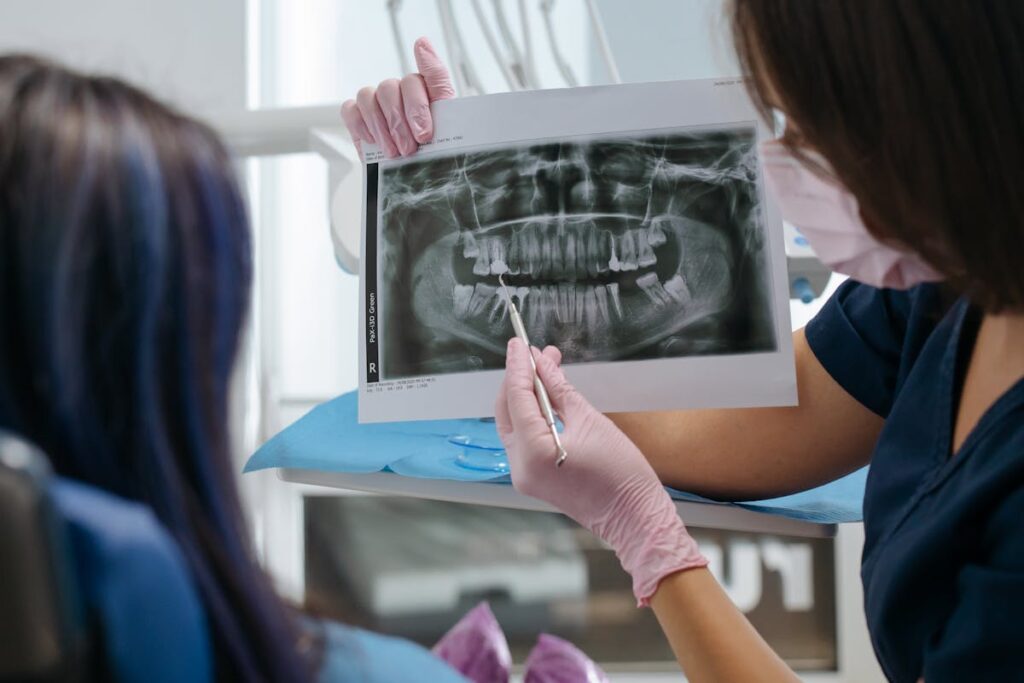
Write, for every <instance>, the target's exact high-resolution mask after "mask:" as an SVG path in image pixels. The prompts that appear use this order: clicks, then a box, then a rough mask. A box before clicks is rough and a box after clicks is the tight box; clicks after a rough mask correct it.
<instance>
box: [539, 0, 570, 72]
mask: <svg viewBox="0 0 1024 683" xmlns="http://www.w3.org/2000/svg"><path fill="white" fill-rule="evenodd" d="M554 7H555V0H541V2H540V11H541V14H542V15H543V17H544V29H545V32H546V33H547V36H548V44H549V45H550V46H551V55H552V57H554V60H555V66H557V67H558V71H559V73H561V74H562V79H563V80H564V81H565V84H566V85H567V86H569V87H570V88H575V87H576V86H577V85H579V81H577V80H576V74H574V73H573V71H572V67H571V66H569V62H567V61H566V60H565V57H563V56H562V52H561V50H559V49H558V38H557V37H556V36H555V26H554V23H553V22H552V20H551V12H552V10H553V9H554Z"/></svg>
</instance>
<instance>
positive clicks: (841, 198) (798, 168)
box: [760, 140, 944, 289]
mask: <svg viewBox="0 0 1024 683" xmlns="http://www.w3.org/2000/svg"><path fill="white" fill-rule="evenodd" d="M760 150H761V162H762V163H763V164H764V171H765V180H766V181H767V183H768V187H769V189H770V190H771V192H772V194H773V195H774V196H775V199H776V200H777V201H778V203H779V208H780V209H781V211H782V218H783V220H785V221H787V222H789V223H792V224H793V225H794V226H795V227H796V228H797V229H798V230H800V232H802V233H803V234H804V236H805V237H807V240H808V241H809V242H810V244H811V248H812V249H814V253H815V254H817V256H818V258H819V259H821V262H822V263H824V264H825V265H826V266H828V267H829V268H831V269H832V270H834V271H836V272H837V273H842V274H844V275H849V276H850V277H851V278H853V279H854V280H858V281H860V282H863V283H865V284H868V285H872V286H874V287H892V288H894V289H909V288H910V287H913V286H914V285H917V284H920V283H922V282H936V281H939V280H942V279H944V278H943V276H942V275H941V274H940V273H938V272H937V271H936V270H935V269H933V268H932V267H931V266H929V265H928V264H927V263H925V262H924V260H923V259H921V258H920V257H919V256H917V255H916V254H913V253H910V252H906V251H901V250H899V249H895V248H893V247H890V246H888V245H886V244H883V243H881V242H879V241H878V240H877V239H875V238H874V237H873V236H872V235H871V233H869V232H868V230H867V228H866V227H865V226H864V222H863V221H862V220H861V218H860V209H859V208H858V205H857V199H856V198H855V197H854V196H853V195H852V194H850V193H849V192H848V191H847V190H846V189H844V188H843V187H842V186H841V185H839V184H838V183H836V182H835V181H833V180H831V179H827V178H823V177H821V176H820V175H818V174H817V173H815V172H814V171H812V170H811V169H809V168H807V167H806V166H805V165H804V164H802V163H800V161H799V160H797V159H796V158H795V157H794V156H793V155H792V154H790V152H789V151H788V150H787V149H786V148H785V147H784V146H783V145H782V143H780V142H779V141H778V140H770V141H767V142H762V143H761V147H760Z"/></svg>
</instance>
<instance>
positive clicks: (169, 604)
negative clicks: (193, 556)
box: [44, 477, 213, 683]
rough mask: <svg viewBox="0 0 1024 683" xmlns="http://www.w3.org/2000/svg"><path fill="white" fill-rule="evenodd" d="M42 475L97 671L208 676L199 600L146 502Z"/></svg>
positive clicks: (131, 681)
mask: <svg viewBox="0 0 1024 683" xmlns="http://www.w3.org/2000/svg"><path fill="white" fill-rule="evenodd" d="M47 482H48V485H46V486H45V489H44V490H45V492H46V495H47V496H48V498H49V501H50V503H51V507H52V510H53V511H54V512H55V517H56V518H57V520H58V521H59V522H60V523H61V526H62V528H63V529H62V531H63V534H64V537H65V539H66V544H67V548H68V553H67V555H66V559H65V560H64V561H66V562H69V563H70V564H71V568H70V574H71V575H72V576H73V578H74V583H75V584H76V590H75V593H76V594H77V601H78V603H79V606H78V609H79V610H80V612H81V614H83V615H84V623H85V624H86V626H87V628H88V630H89V638H88V640H89V642H90V643H91V647H92V649H93V650H94V651H93V652H92V653H91V654H90V656H89V659H90V660H91V661H92V662H93V665H94V666H93V668H95V669H96V670H97V674H96V675H97V676H98V677H99V678H101V679H102V680H114V681H119V682H121V683H135V682H136V681H140V682H141V681H145V682H146V683H163V682H168V683H170V682H172V681H174V682H178V681H189V682H190V683H192V682H196V683H204V682H205V681H210V680H212V679H213V664H212V654H211V645H210V638H209V633H208V629H207V623H206V616H205V613H204V610H203V606H202V602H201V601H200V599H199V595H198V593H197V591H196V588H195V586H194V585H193V582H192V579H191V575H190V574H189V572H188V568H187V566H186V564H185V560H184V558H183V556H182V554H181V551H180V549H179V547H178V545H177V544H176V543H175V542H174V540H173V538H172V537H171V536H170V534H169V533H168V532H167V531H166V529H164V527H163V526H162V525H161V524H160V522H159V521H158V520H157V519H156V517H154V515H153V514H152V512H151V511H150V510H149V508H147V507H145V506H143V505H140V504H138V503H134V502H130V501H126V500H124V499H121V498H118V497H117V496H113V495H111V494H109V493H107V492H105V491H102V490H99V489H97V488H95V487H92V486H86V485H84V484H81V483H78V482H74V481H70V480H66V479H61V478H57V477H48V478H47ZM74 611H75V610H71V612H74Z"/></svg>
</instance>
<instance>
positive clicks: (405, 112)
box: [341, 38, 455, 159]
mask: <svg viewBox="0 0 1024 683" xmlns="http://www.w3.org/2000/svg"><path fill="white" fill-rule="evenodd" d="M413 54H414V55H415V57H416V68H417V70H418V71H419V73H414V74H409V75H407V76H405V77H404V78H402V80H398V79H397V78H389V79H387V80H385V81H381V82H380V84H379V85H378V86H377V87H376V88H374V87H373V86H369V85H368V86H366V87H365V88H360V90H359V92H358V93H357V94H356V98H355V99H354V100H346V101H345V103H344V104H342V105H341V118H342V119H343V120H344V121H345V126H346V127H347V128H348V132H349V134H350V135H351V136H352V141H353V142H354V143H355V145H356V149H357V150H359V155H360V156H362V154H363V145H362V143H363V142H364V141H365V142H369V143H371V144H374V143H376V144H377V145H379V146H380V148H381V151H383V152H384V154H385V155H386V156H387V157H388V158H389V159H393V158H395V157H397V156H398V155H402V156H408V155H410V154H412V153H413V152H415V151H416V149H417V148H418V147H419V145H420V143H423V142H428V141H429V140H430V139H431V138H432V137H433V136H434V121H433V119H432V118H431V115H430V103H431V102H434V101H436V100H444V99H450V98H452V97H455V88H454V86H452V79H451V77H450V76H449V75H448V69H447V68H446V67H445V65H444V64H443V63H442V62H441V58H440V57H438V56H437V53H436V52H435V51H434V47H433V46H432V45H431V44H430V41H429V40H427V39H426V38H420V39H418V40H417V41H416V42H415V43H414V44H413Z"/></svg>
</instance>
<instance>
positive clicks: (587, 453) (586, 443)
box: [495, 339, 708, 606]
mask: <svg viewBox="0 0 1024 683" xmlns="http://www.w3.org/2000/svg"><path fill="white" fill-rule="evenodd" d="M527 353H528V351H527V349H526V347H525V345H524V344H523V343H522V341H521V340H519V339H512V340H511V341H509V344H508V355H507V358H506V362H505V381H504V384H503V385H502V388H501V391H500V393H499V394H498V401H497V405H496V406H495V416H496V420H497V426H498V434H499V435H500V436H501V440H502V442H504V444H505V448H506V450H507V452H508V460H509V468H510V470H511V474H512V484H513V485H514V486H515V487H516V489H517V490H518V491H520V492H522V493H525V494H526V495H528V496H533V497H534V498H539V499H540V500H543V501H546V502H548V503H551V504H552V505H554V506H555V507H557V508H559V509H560V510H562V511H563V512H564V513H565V514H567V515H568V516H569V517H571V518H572V519H574V520H576V521H577V522H579V523H580V524H581V525H582V526H584V527H586V528H587V529H589V530H590V531H592V532H593V533H594V534H596V535H597V536H598V537H599V538H601V539H602V540H604V541H605V542H606V543H607V544H608V545H610V546H611V547H612V549H613V550H614V551H615V554H616V555H617V556H618V558H619V561H620V562H621V563H622V566H623V568H624V569H625V570H626V571H627V572H628V573H629V574H630V576H632V578H633V594H634V595H635V596H636V598H637V602H638V604H639V605H640V606H645V605H647V604H649V601H650V598H651V596H652V595H654V592H655V590H656V589H657V587H658V583H659V582H660V581H661V579H663V578H664V577H666V576H668V575H669V574H673V573H675V572H677V571H680V570H683V569H691V568H693V567H703V566H706V565H707V563H708V561H707V559H705V558H704V556H703V555H701V553H700V551H699V550H698V548H697V543H696V542H695V541H694V540H693V538H692V537H691V536H690V534H689V533H687V531H686V527H685V526H684V525H683V522H682V520H681V519H679V515H678V514H677V513H676V508H675V505H673V503H672V500H671V498H669V496H668V493H667V492H666V491H665V489H664V487H662V485H661V482H660V481H659V480H658V476H657V475H656V474H655V473H654V470H653V469H652V468H651V466H650V464H649V463H648V462H647V459H646V458H645V457H644V455H643V453H641V452H640V450H639V449H638V448H637V447H636V446H635V445H634V444H633V442H632V441H630V440H629V438H628V437H627V436H626V435H625V434H623V433H622V431H621V430H620V429H619V428H618V427H616V426H615V425H614V424H613V423H612V421H611V420H609V419H608V418H607V417H605V416H604V415H602V414H601V413H599V412H598V411H597V410H595V409H594V407H593V406H591V405H590V403H588V402H587V400H586V399H585V398H583V396H581V395H580V394H579V392H577V391H576V389H575V388H574V387H573V386H572V385H571V384H569V382H568V380H566V378H565V375H564V374H563V373H562V370H561V368H559V367H558V366H557V365H556V364H555V363H554V362H553V361H552V360H551V358H550V357H549V355H548V354H542V353H540V352H539V351H536V350H534V352H533V353H534V357H535V360H536V363H537V373H538V375H539V376H540V379H541V381H542V382H543V383H544V386H545V387H547V390H548V395H549V397H550V398H551V403H552V405H553V407H554V408H555V410H556V411H557V412H558V414H559V416H560V417H561V419H562V423H563V424H564V426H565V428H564V431H563V432H562V434H561V437H562V443H563V445H564V446H565V449H566V451H568V453H569V458H568V459H567V460H566V461H565V463H564V464H563V465H562V467H555V444H554V440H553V438H552V436H551V431H550V429H549V427H548V425H547V423H546V422H545V421H544V417H543V415H542V413H541V409H540V405H539V404H538V403H537V398H536V396H535V395H534V393H533V376H532V373H531V368H530V359H529V356H527V355H526V354H527Z"/></svg>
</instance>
